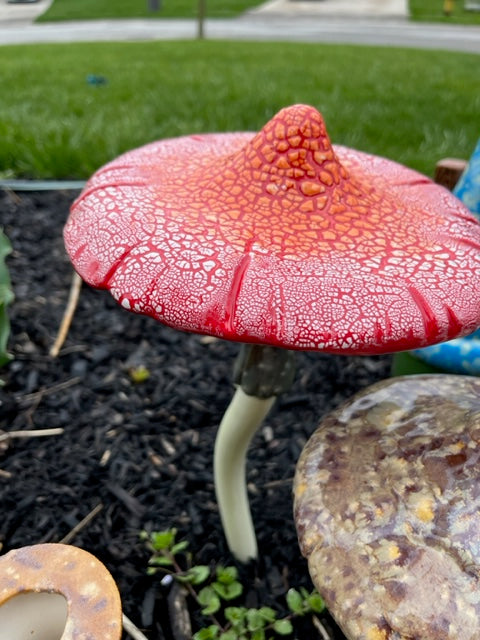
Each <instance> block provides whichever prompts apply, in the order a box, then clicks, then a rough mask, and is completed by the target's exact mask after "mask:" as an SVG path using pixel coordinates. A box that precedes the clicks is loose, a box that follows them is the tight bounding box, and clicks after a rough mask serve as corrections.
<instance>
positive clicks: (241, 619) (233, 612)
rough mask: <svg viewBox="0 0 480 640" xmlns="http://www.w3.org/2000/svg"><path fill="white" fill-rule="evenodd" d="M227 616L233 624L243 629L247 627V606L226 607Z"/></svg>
mask: <svg viewBox="0 0 480 640" xmlns="http://www.w3.org/2000/svg"><path fill="white" fill-rule="evenodd" d="M224 614H225V618H226V619H227V620H228V621H229V622H230V624H232V625H233V626H234V627H235V628H237V629H238V628H239V627H241V628H242V631H243V630H244V629H245V619H246V617H247V609H246V608H245V607H226V608H225V611H224Z"/></svg>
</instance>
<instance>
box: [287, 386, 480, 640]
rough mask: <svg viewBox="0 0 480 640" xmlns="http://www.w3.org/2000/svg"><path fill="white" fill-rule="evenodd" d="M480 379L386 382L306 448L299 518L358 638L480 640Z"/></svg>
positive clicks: (353, 638) (303, 541)
mask: <svg viewBox="0 0 480 640" xmlns="http://www.w3.org/2000/svg"><path fill="white" fill-rule="evenodd" d="M479 442H480V380H479V379H478V378H472V377H468V376H455V375H447V374H445V375H443V374H442V375H424V376H423V375H422V376H408V377H403V378H396V379H391V380H386V381H383V382H380V383H378V384H376V385H373V386H371V387H369V388H367V389H366V390H364V391H363V392H361V393H360V394H357V395H356V396H354V397H353V398H352V399H351V400H350V401H349V402H347V403H346V404H344V405H343V406H342V407H340V408H339V409H338V410H336V411H335V412H333V413H331V414H330V415H328V416H327V417H326V418H325V419H324V420H323V422H322V424H321V425H320V428H319V429H318V430H317V431H316V432H315V433H314V434H313V435H312V437H311V438H310V440H309V441H308V443H307V445H306V446H305V448H304V450H303V452H302V455H301V457H300V460H299V462H298V466H297V472H296V477H295V486H294V492H295V517H296V523H297V530H298V536H299V541H300V546H301V549H302V553H303V554H304V555H305V556H306V557H307V558H308V563H309V569H310V573H311V576H312V579H313V581H314V583H315V585H316V586H317V588H318V589H319V591H320V592H321V594H322V595H323V597H324V598H325V601H326V603H327V606H328V608H329V610H330V611H331V613H332V614H333V616H334V617H335V618H336V620H337V622H338V623H339V625H340V626H341V628H342V629H343V631H344V633H345V635H346V636H347V638H348V639H349V640H407V639H408V640H411V639H421V640H478V639H480V588H479V577H480V566H479V563H480V459H479V458H480V448H479Z"/></svg>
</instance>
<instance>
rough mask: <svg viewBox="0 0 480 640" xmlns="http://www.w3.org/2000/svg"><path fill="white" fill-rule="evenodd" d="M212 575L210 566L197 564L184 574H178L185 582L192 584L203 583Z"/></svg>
mask: <svg viewBox="0 0 480 640" xmlns="http://www.w3.org/2000/svg"><path fill="white" fill-rule="evenodd" d="M209 576H210V568H209V567H207V566H206V565H201V564H200V565H196V566H194V567H190V569H189V570H188V571H187V573H186V574H185V575H184V576H178V579H179V580H181V581H185V582H190V584H202V583H203V582H205V580H207V579H208V578H209Z"/></svg>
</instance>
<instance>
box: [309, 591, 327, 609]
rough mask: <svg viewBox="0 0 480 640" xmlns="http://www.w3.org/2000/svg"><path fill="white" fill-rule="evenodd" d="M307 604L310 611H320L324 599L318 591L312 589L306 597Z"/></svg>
mask: <svg viewBox="0 0 480 640" xmlns="http://www.w3.org/2000/svg"><path fill="white" fill-rule="evenodd" d="M307 604H308V605H309V607H310V611H313V612H314V613H321V612H322V611H323V610H324V609H325V601H324V600H323V598H322V596H321V595H320V594H319V593H318V591H312V593H311V594H310V595H309V596H308V598H307Z"/></svg>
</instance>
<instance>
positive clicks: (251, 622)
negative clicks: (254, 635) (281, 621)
mask: <svg viewBox="0 0 480 640" xmlns="http://www.w3.org/2000/svg"><path fill="white" fill-rule="evenodd" d="M247 623H248V630H249V631H257V630H258V629H263V628H265V626H266V625H267V620H266V619H265V618H264V616H262V614H261V612H260V611H259V610H258V609H249V610H248V611H247Z"/></svg>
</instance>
